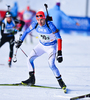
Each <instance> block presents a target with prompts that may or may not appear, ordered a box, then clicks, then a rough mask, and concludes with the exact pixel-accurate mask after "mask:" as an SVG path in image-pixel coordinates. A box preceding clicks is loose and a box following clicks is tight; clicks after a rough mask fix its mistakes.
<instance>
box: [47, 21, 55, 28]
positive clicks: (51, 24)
mask: <svg viewBox="0 0 90 100" xmlns="http://www.w3.org/2000/svg"><path fill="white" fill-rule="evenodd" d="M46 24H48V26H49V27H50V28H52V27H53V26H54V24H53V22H52V21H47V23H46Z"/></svg>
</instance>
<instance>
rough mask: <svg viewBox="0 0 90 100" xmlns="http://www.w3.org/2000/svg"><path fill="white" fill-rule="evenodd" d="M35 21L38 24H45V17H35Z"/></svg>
mask: <svg viewBox="0 0 90 100" xmlns="http://www.w3.org/2000/svg"><path fill="white" fill-rule="evenodd" d="M37 22H38V24H39V25H40V26H43V25H45V19H37Z"/></svg>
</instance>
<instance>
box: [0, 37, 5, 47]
mask: <svg viewBox="0 0 90 100" xmlns="http://www.w3.org/2000/svg"><path fill="white" fill-rule="evenodd" d="M5 42H6V38H1V39H0V48H1V47H2V45H3V44H4V43H5Z"/></svg>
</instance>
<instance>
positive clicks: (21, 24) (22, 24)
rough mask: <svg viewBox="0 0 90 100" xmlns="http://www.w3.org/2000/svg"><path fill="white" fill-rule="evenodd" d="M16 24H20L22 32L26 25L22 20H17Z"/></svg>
mask: <svg viewBox="0 0 90 100" xmlns="http://www.w3.org/2000/svg"><path fill="white" fill-rule="evenodd" d="M15 23H16V24H20V27H19V31H21V30H22V28H23V26H24V24H25V22H24V21H22V20H15Z"/></svg>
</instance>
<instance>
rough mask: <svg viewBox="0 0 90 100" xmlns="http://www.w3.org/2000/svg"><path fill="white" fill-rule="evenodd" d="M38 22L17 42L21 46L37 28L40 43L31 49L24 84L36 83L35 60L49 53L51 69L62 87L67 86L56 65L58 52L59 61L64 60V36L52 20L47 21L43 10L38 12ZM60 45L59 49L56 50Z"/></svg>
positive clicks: (17, 46)
mask: <svg viewBox="0 0 90 100" xmlns="http://www.w3.org/2000/svg"><path fill="white" fill-rule="evenodd" d="M36 20H37V22H33V23H32V24H31V25H30V27H29V28H28V29H27V30H26V31H25V32H24V33H23V35H22V37H21V38H20V40H18V41H17V43H16V48H19V47H20V46H21V44H22V42H23V40H24V38H25V37H26V35H27V34H28V33H30V32H31V31H32V30H33V29H36V31H37V32H38V36H39V43H38V45H37V46H36V47H35V48H34V49H33V50H32V51H31V53H30V55H29V56H28V59H27V66H28V68H29V79H27V80H25V81H22V82H21V83H22V84H27V85H34V84H35V67H34V60H35V59H36V58H37V57H39V56H41V55H42V54H44V53H47V54H48V62H49V66H50V68H51V70H52V71H53V73H54V75H55V77H56V79H57V80H58V83H59V85H60V86H61V88H66V85H65V83H64V82H63V80H62V77H61V74H60V72H59V70H58V68H57V67H56V65H55V57H56V52H57V53H58V54H57V57H56V58H57V60H58V62H59V63H61V62H62V61H63V57H62V38H61V36H60V34H59V32H58V30H57V28H56V27H55V26H54V24H53V23H52V22H51V21H46V17H45V14H44V12H43V11H39V12H37V13H36ZM57 46H58V50H56V48H57Z"/></svg>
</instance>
